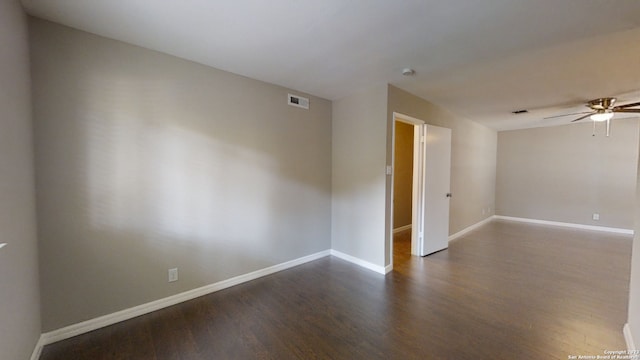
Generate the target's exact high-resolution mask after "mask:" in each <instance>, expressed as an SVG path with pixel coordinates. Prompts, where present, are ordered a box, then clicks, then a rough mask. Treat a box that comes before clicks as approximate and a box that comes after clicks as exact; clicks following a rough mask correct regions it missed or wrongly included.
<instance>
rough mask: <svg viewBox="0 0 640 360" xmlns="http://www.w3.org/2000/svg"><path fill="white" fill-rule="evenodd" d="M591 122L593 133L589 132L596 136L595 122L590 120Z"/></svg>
mask: <svg viewBox="0 0 640 360" xmlns="http://www.w3.org/2000/svg"><path fill="white" fill-rule="evenodd" d="M592 123H593V133H592V134H591V136H596V122H595V121H592Z"/></svg>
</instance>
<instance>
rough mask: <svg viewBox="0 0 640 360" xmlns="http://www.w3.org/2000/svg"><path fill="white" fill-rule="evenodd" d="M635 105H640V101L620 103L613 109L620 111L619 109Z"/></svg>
mask: <svg viewBox="0 0 640 360" xmlns="http://www.w3.org/2000/svg"><path fill="white" fill-rule="evenodd" d="M634 106H640V102H637V103H632V104H624V105H618V106H615V107H614V108H613V111H618V110H619V109H624V108H628V107H634Z"/></svg>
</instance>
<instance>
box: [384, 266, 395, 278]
mask: <svg viewBox="0 0 640 360" xmlns="http://www.w3.org/2000/svg"><path fill="white" fill-rule="evenodd" d="M392 271H393V264H389V265H387V266H385V267H384V274H385V275H386V274H388V273H390V272H392Z"/></svg>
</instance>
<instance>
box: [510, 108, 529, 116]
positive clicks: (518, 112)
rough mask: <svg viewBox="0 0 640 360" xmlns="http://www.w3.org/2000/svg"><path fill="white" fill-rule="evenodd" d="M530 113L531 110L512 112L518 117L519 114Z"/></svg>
mask: <svg viewBox="0 0 640 360" xmlns="http://www.w3.org/2000/svg"><path fill="white" fill-rule="evenodd" d="M528 112H529V110H526V109H523V110H516V111H512V112H511V113H513V114H516V115H518V114H526V113H528Z"/></svg>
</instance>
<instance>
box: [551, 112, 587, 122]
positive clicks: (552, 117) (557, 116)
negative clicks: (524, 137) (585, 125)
mask: <svg viewBox="0 0 640 360" xmlns="http://www.w3.org/2000/svg"><path fill="white" fill-rule="evenodd" d="M591 113H592V111H583V112H578V113H573V114H563V115H555V116H549V117H546V118H543V119H544V120H546V119H555V118H559V117H563V116H571V115H582V114H591Z"/></svg>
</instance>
